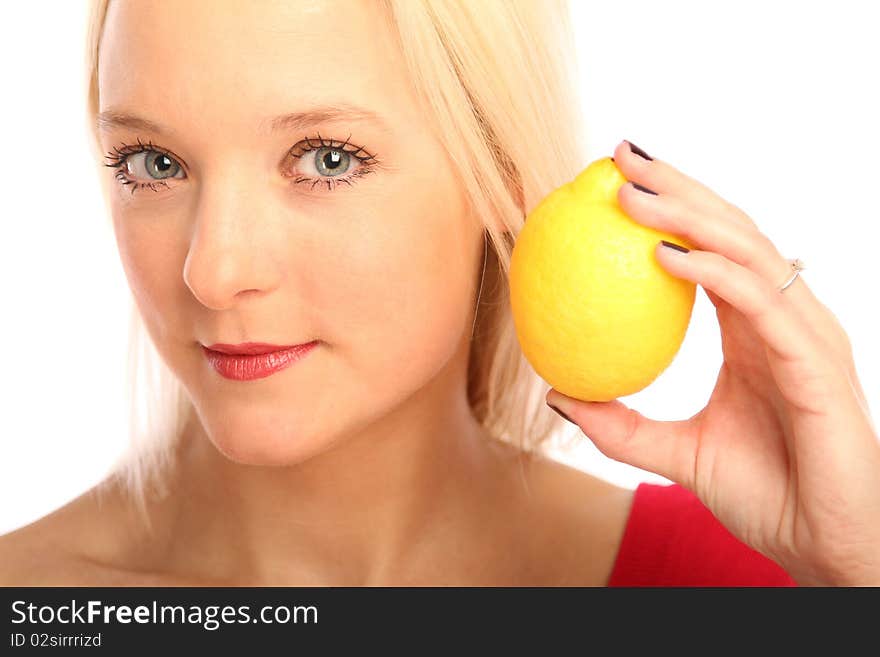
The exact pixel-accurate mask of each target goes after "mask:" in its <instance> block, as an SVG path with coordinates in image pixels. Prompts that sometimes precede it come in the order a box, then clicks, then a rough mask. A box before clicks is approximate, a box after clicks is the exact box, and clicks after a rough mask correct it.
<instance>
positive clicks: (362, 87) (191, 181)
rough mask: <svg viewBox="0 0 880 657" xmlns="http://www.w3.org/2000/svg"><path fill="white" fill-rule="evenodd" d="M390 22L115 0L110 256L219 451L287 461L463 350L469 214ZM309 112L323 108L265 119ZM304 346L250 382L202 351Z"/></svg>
mask: <svg viewBox="0 0 880 657" xmlns="http://www.w3.org/2000/svg"><path fill="white" fill-rule="evenodd" d="M390 37H391V31H390V28H389V27H388V26H387V25H386V24H385V22H384V18H383V16H382V15H381V14H380V13H379V7H378V5H373V4H372V3H369V2H366V1H348V0H345V1H343V0H328V1H320V0H315V1H308V2H306V1H297V2H291V1H290V0H276V1H266V2H235V3H222V2H218V1H216V0H204V1H194V0H191V1H188V2H185V3H178V2H120V1H118V0H114V1H113V2H111V5H110V9H109V13H108V15H107V20H106V24H105V28H104V33H103V38H102V42H101V51H100V62H99V84H100V98H101V100H100V108H99V110H100V112H101V115H102V116H103V117H104V120H102V121H99V124H100V125H101V126H102V127H101V141H102V147H103V149H104V151H105V152H108V153H109V154H110V155H111V156H112V157H108V159H107V162H120V159H119V158H120V157H126V158H127V159H126V160H124V161H122V162H121V167H120V168H119V169H118V170H117V169H114V168H112V167H109V168H106V169H103V171H104V172H105V174H106V177H105V179H104V181H103V182H104V184H105V186H106V188H105V191H106V193H107V194H108V197H109V199H110V204H111V211H112V216H113V224H114V230H115V233H116V239H117V243H118V246H119V250H120V256H121V260H122V263H123V266H124V269H125V272H126V276H127V278H128V282H129V285H130V286H131V289H132V291H133V293H134V296H135V299H136V302H137V304H138V307H139V308H140V311H141V314H142V316H143V317H144V319H145V321H146V323H147V328H148V330H149V332H150V335H151V336H152V339H153V341H154V342H155V344H156V346H157V348H158V350H159V352H160V353H161V355H162V357H163V359H164V360H165V361H166V363H168V365H169V366H170V367H171V369H172V370H173V371H174V372H175V374H176V375H177V376H178V377H179V378H180V380H181V382H182V383H183V385H184V386H185V387H186V389H187V391H188V392H189V394H190V396H191V397H192V399H193V402H194V404H195V407H196V409H197V411H198V414H199V417H200V419H201V421H202V424H203V426H204V427H205V429H206V431H207V433H208V435H209V436H210V438H211V440H212V441H213V442H214V444H215V445H216V446H217V447H218V448H219V449H220V450H221V451H222V452H223V453H224V454H226V455H227V456H228V457H230V458H232V459H234V460H236V461H240V462H245V463H260V464H284V463H294V462H297V461H300V460H303V459H304V458H307V457H308V456H309V455H312V454H315V453H317V452H320V451H322V450H324V449H326V448H327V447H328V446H330V445H331V444H332V443H333V442H334V441H335V440H337V439H338V438H340V437H341V436H344V435H346V434H352V433H355V432H357V430H358V428H360V427H364V426H367V425H368V424H370V423H371V422H373V421H375V420H377V419H379V418H381V417H382V416H384V415H386V414H388V413H389V412H390V411H392V410H393V409H394V407H395V406H397V405H399V404H401V403H402V402H404V401H406V400H407V399H409V398H410V397H411V396H412V395H413V394H414V393H415V392H416V391H418V390H419V389H421V388H423V387H424V386H426V385H427V384H428V383H429V382H430V381H431V380H432V379H433V378H434V377H435V376H436V375H438V373H439V372H440V371H441V369H443V368H445V367H448V365H449V363H450V361H451V359H453V358H460V357H461V356H462V354H466V348H467V342H468V338H469V336H470V328H471V325H470V320H471V318H472V315H471V312H472V306H473V302H474V296H475V294H474V293H475V289H474V288H475V285H476V282H477V281H476V280H475V279H476V276H477V274H478V273H479V265H480V263H481V262H482V255H483V248H482V241H481V229H480V228H479V227H477V225H476V224H475V222H474V221H473V219H472V217H470V216H469V214H468V212H469V211H468V207H467V204H466V200H465V197H464V194H463V193H462V189H461V187H460V185H458V184H457V180H456V178H455V177H454V174H453V172H452V166H451V162H450V161H449V159H448V156H447V154H446V152H445V151H444V150H443V149H442V147H441V145H440V143H439V142H438V141H437V140H436V137H435V135H434V134H433V132H432V130H431V129H430V126H429V125H428V124H427V123H426V121H425V120H424V116H423V113H422V112H421V111H420V110H419V107H418V105H417V101H416V98H415V96H414V92H413V90H412V89H411V88H410V86H409V82H408V79H407V74H406V72H405V70H404V65H403V62H402V61H401V58H400V57H399V56H398V54H397V52H396V51H395V49H394V46H393V41H392V39H391V38H390ZM349 106H358V107H360V108H363V109H365V110H367V111H368V112H369V113H372V114H374V115H375V116H376V117H378V118H371V117H370V116H355V115H354V114H353V113H352V112H351V111H350V110H349V109H346V108H347V107H349ZM317 107H329V108H331V109H334V110H340V111H339V112H338V113H337V114H336V115H334V116H325V117H323V118H318V119H316V120H314V121H312V120H305V119H303V118H302V117H300V118H296V117H295V116H289V117H288V119H287V120H283V119H276V117H281V116H285V115H291V113H299V112H310V111H313V110H315V108H317ZM125 115H128V116H130V117H137V118H138V119H141V121H140V123H138V122H136V121H134V120H132V119H128V120H125V119H124V118H123V117H124V116H125ZM147 122H149V123H147ZM319 135H320V140H323V141H320V140H319ZM131 146H134V147H135V148H134V149H132V148H131ZM144 148H148V149H152V148H155V149H156V150H142V149H144ZM114 149H116V150H114ZM132 150H134V151H140V152H134V153H131V152H130V151H132ZM120 152H121V153H122V155H120ZM123 181H130V182H129V183H128V184H122V183H123ZM312 340H318V341H319V343H318V346H317V348H315V349H313V350H312V351H311V352H310V353H309V354H308V355H307V356H306V357H305V358H303V359H302V360H300V361H298V362H296V363H294V364H293V365H292V366H291V367H288V368H287V369H284V370H282V371H280V372H277V373H275V374H273V375H271V376H268V377H265V378H259V379H255V380H249V381H239V380H230V379H227V378H224V377H223V376H221V375H220V374H218V372H217V371H216V370H215V369H214V368H213V367H212V366H211V365H210V364H209V362H208V360H207V358H206V356H205V353H204V352H203V350H202V345H206V346H207V345H211V344H213V343H229V344H238V343H242V342H267V343H272V344H277V345H294V344H301V343H307V342H310V341H312ZM425 420H426V421H429V418H425Z"/></svg>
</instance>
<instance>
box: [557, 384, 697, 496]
mask: <svg viewBox="0 0 880 657" xmlns="http://www.w3.org/2000/svg"><path fill="white" fill-rule="evenodd" d="M546 402H547V404H548V405H549V406H550V407H551V408H552V407H554V406H555V407H556V408H558V409H559V410H560V411H562V412H563V413H564V414H565V415H566V416H568V418H567V419H569V420H570V421H571V422H573V423H574V424H576V425H577V426H578V427H580V429H581V430H582V431H583V432H584V434H585V435H586V436H587V437H588V438H589V439H590V440H591V441H592V442H593V444H594V445H596V448H597V449H598V450H599V451H600V452H602V453H603V454H604V455H605V456H607V457H608V458H611V459H614V460H615V461H620V462H621V463H626V464H628V465H632V466H634V467H636V468H640V469H642V470H648V471H649V472H654V473H656V474H659V475H660V476H662V477H666V478H667V479H670V480H672V481H674V482H677V483H679V484H681V485H682V486H684V487H685V488H688V489H690V490H694V485H695V481H694V476H695V475H694V472H695V469H696V454H697V438H696V431H695V429H694V425H693V424H692V422H691V421H689V420H675V421H660V420H652V419H649V418H646V417H645V416H644V415H642V414H641V413H639V412H638V411H636V410H635V409H632V408H628V407H627V406H625V405H624V404H623V403H622V402H621V401H620V400H618V399H614V400H611V401H607V402H583V401H580V400H578V399H573V398H572V397H569V396H567V395H564V394H562V393H561V392H559V391H558V390H555V389H552V388H551V389H550V391H549V392H548V394H547V396H546Z"/></svg>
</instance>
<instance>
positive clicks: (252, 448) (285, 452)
mask: <svg viewBox="0 0 880 657" xmlns="http://www.w3.org/2000/svg"><path fill="white" fill-rule="evenodd" d="M245 420H246V421H245ZM203 426H204V428H205V431H206V432H207V435H208V439H209V440H210V441H211V443H212V444H213V445H214V447H216V448H217V451H219V452H220V453H221V454H222V455H223V456H225V457H226V458H227V459H229V460H230V461H232V462H234V463H238V464H240V465H265V466H284V465H296V464H297V463H302V462H303V461H306V460H308V459H309V458H310V457H312V456H314V455H315V454H317V453H319V452H322V451H324V450H325V449H326V448H327V445H326V444H325V442H328V441H327V440H322V439H321V438H320V437H317V436H314V435H307V434H306V433H305V431H304V430H303V428H302V427H298V426H297V423H296V422H293V421H286V422H285V421H281V419H280V418H276V419H271V418H270V419H268V420H267V419H266V418H263V419H262V421H259V420H257V419H256V418H254V417H253V415H250V416H249V417H247V418H245V419H244V420H242V421H236V419H235V418H230V417H227V416H221V417H219V418H213V419H211V418H203Z"/></svg>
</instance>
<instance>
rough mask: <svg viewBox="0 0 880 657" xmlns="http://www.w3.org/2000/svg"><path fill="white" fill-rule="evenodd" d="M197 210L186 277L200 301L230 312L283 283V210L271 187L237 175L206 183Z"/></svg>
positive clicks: (186, 266)
mask: <svg viewBox="0 0 880 657" xmlns="http://www.w3.org/2000/svg"><path fill="white" fill-rule="evenodd" d="M194 213H195V216H194V220H193V223H192V226H193V228H192V234H191V237H190V247H189V251H188V253H187V257H186V261H185V262H184V266H183V278H184V281H185V282H186V285H187V287H189V289H190V290H191V291H192V293H193V295H195V297H196V298H197V299H198V300H199V302H201V303H202V304H203V305H205V306H207V307H208V308H211V309H213V310H225V309H228V308H231V307H233V306H234V305H235V304H236V303H239V302H240V301H241V299H242V298H244V297H247V296H252V295H264V294H267V293H269V292H271V291H272V290H274V289H276V288H277V287H278V286H279V284H280V280H281V276H282V273H281V272H282V268H281V266H280V264H281V263H280V251H279V245H282V244H283V243H284V240H283V239H282V237H281V235H279V232H280V230H281V227H280V226H279V225H278V223H277V221H273V216H274V217H278V216H281V215H282V212H281V211H280V209H279V208H274V211H273V208H272V207H271V192H270V190H269V188H268V186H264V187H263V188H261V187H260V183H259V182H258V181H256V182H248V180H247V179H243V178H242V177H241V176H236V175H226V176H223V177H222V179H220V178H214V179H212V180H211V181H205V182H204V183H203V184H202V186H201V188H200V191H199V195H198V199H197V201H196V207H195V209H194Z"/></svg>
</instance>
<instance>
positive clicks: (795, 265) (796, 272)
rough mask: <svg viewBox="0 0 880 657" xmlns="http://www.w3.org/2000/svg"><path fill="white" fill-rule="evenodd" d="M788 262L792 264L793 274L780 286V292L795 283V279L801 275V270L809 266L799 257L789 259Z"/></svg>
mask: <svg viewBox="0 0 880 657" xmlns="http://www.w3.org/2000/svg"><path fill="white" fill-rule="evenodd" d="M788 263H789V264H790V265H791V271H792V274H791V276H789V278H788V280H787V281H785V283H783V284H782V285H781V286H780V287H779V291H780V292H782V291H784V290H785V288H787V287H788V286H789V285H791V284H792V283H794V279H796V278H797V277H798V276H800V274H801V270H802V269H806V268H807V266H806V265H805V264H804V263H803V262H802V261H801V260H799V259H798V258H795V259H793V260H789V261H788Z"/></svg>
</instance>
